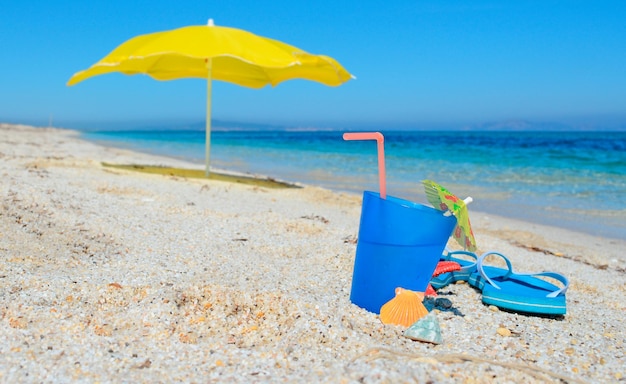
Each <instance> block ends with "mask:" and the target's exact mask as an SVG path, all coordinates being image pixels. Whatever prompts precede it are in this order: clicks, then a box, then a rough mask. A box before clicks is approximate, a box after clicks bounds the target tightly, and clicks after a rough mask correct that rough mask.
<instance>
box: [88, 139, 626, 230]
mask: <svg viewBox="0 0 626 384" xmlns="http://www.w3.org/2000/svg"><path fill="white" fill-rule="evenodd" d="M342 134H343V132H338V131H315V132H311V131H306V132H290V131H218V132H213V134H212V145H211V165H212V166H214V167H218V168H224V169H231V170H237V171H241V172H250V173H255V174H263V175H268V176H271V177H274V178H277V179H283V180H287V181H295V182H301V183H306V184H313V185H319V186H323V187H327V188H330V189H333V190H337V191H348V192H355V193H359V194H360V193H361V192H362V191H363V190H373V191H378V170H377V164H378V163H377V154H376V143H375V142H374V141H344V140H343V139H342ZM383 134H384V136H385V161H386V171H387V193H388V194H389V195H392V196H396V197H400V198H403V199H407V200H412V201H416V202H424V203H425V202H426V197H425V194H424V191H423V188H422V185H421V183H420V181H421V180H423V179H432V180H434V181H436V182H438V183H440V184H442V185H444V186H446V187H447V188H448V189H450V190H451V191H452V192H453V193H455V194H456V195H458V196H459V197H465V196H472V197H473V198H474V202H473V203H472V205H471V206H470V213H471V210H472V209H475V210H477V211H482V212H487V213H493V214H498V215H501V216H507V217H512V218H518V219H522V220H526V221H531V222H537V223H542V224H549V225H555V226H559V227H564V228H568V229H573V230H576V231H581V232H586V233H590V234H595V235H600V236H605V237H613V238H618V239H626V235H625V231H626V207H625V206H624V203H625V202H624V200H625V197H626V132H469V131H461V132H458V131H454V132H453V131H450V132H423V131H402V132H392V131H390V132H385V131H383ZM84 138H86V139H88V140H92V141H104V142H106V143H107V144H108V145H115V146H120V147H126V148H131V149H134V150H138V151H144V152H150V153H155V154H161V155H166V156H171V157H176V158H182V159H186V160H190V161H193V162H197V163H199V164H204V142H205V136H204V132H203V131H181V130H153V131H142V130H136V131H110V132H105V131H101V132H85V133H84Z"/></svg>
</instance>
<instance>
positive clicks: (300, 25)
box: [0, 0, 626, 129]
mask: <svg viewBox="0 0 626 384" xmlns="http://www.w3.org/2000/svg"><path fill="white" fill-rule="evenodd" d="M209 18H212V19H214V20H215V24H216V25H223V26H229V27H236V28H241V29H246V30H249V31H251V32H253V33H256V34H259V35H262V36H266V37H271V38H274V39H277V40H282V41H284V42H287V43H289V44H292V45H295V46H297V47H299V48H301V49H304V50H306V51H308V52H311V53H317V54H326V55H329V56H332V57H334V58H335V59H337V60H338V61H339V62H340V63H341V64H343V65H344V67H346V68H347V69H348V71H350V72H351V73H352V74H354V75H355V76H356V77H357V79H356V80H353V81H350V82H348V83H346V84H344V85H342V86H340V87H326V86H323V85H321V84H318V83H313V82H306V81H303V80H296V81H289V82H285V83H282V84H280V85H279V86H277V87H275V88H271V87H266V88H264V89H261V90H253V89H248V88H243V87H238V86H236V85H232V84H228V83H221V82H214V85H213V98H212V100H213V101H212V106H213V108H212V110H213V118H214V119H220V120H228V121H242V122H251V123H267V124H281V125H289V126H298V127H319V128H326V127H336V128H341V127H353V126H364V127H365V126H368V127H369V126H371V127H381V128H394V127H399V128H407V127H417V128H428V127H433V128H436V127H452V128H454V127H462V126H467V125H472V124H480V123H485V122H494V121H502V120H510V119H523V120H529V121H533V122H565V123H575V124H587V125H588V126H591V127H603V126H608V127H614V126H616V125H618V126H622V127H624V129H626V22H625V21H624V20H626V1H623V0H616V1H603V0H597V1H591V0H589V1H576V0H569V1H552V0H537V1H531V0H528V1H524V0H520V1H485V0H475V1H418V0H413V1H404V0H394V1H388V2H382V1H369V0H361V1H338V0H318V1H282V0H254V1H252V0H250V1H237V0H232V1H210V0H203V1H185V0H150V1H144V0H140V1H128V0H125V1H116V0H108V1H104V0H102V1H100V0H93V1H55V0H48V1H47V0H37V1H32V0H30V1H29V0H21V1H8V2H4V3H3V5H2V12H1V13H0V48H1V49H0V87H1V88H2V91H1V92H0V121H5V122H23V123H28V124H35V125H47V124H48V121H49V119H50V117H51V116H52V118H53V124H54V125H56V126H62V127H68V128H86V127H88V126H90V125H92V126H98V127H101V126H102V124H116V123H120V122H130V123H133V122H146V121H150V122H155V123H161V122H162V123H169V122H173V123H186V122H199V121H203V120H204V114H205V105H206V85H205V82H204V81H202V80H200V79H185V80H175V81H169V82H159V81H155V80H153V79H151V78H149V77H147V76H141V75H139V76H124V75H120V74H111V75H103V76H98V77H94V78H91V79H88V80H86V81H84V82H82V83H80V84H78V85H76V86H73V87H67V86H66V85H65V83H66V82H67V80H68V79H69V78H70V76H71V75H72V74H73V73H74V72H77V71H79V70H82V69H86V68H88V67H89V66H90V65H92V64H93V63H95V62H97V61H98V60H99V59H101V58H102V57H104V56H105V55H106V54H107V53H109V52H110V51H111V50H112V49H113V48H115V47H116V46H117V45H119V44H120V43H122V42H124V41H125V40H127V39H129V38H131V37H133V36H135V35H139V34H145V33H150V32H156V31H162V30H167V29H174V28H178V27H181V26H186V25H198V24H206V22H207V20H208V19H209Z"/></svg>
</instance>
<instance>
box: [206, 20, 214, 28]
mask: <svg viewBox="0 0 626 384" xmlns="http://www.w3.org/2000/svg"><path fill="white" fill-rule="evenodd" d="M207 25H208V26H209V27H212V26H213V19H209V22H208V23H207Z"/></svg>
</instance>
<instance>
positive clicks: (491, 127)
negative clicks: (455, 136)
mask: <svg viewBox="0 0 626 384" xmlns="http://www.w3.org/2000/svg"><path fill="white" fill-rule="evenodd" d="M461 130H463V131H602V130H607V131H624V130H626V123H622V124H620V123H560V122H545V121H543V122H535V121H528V120H503V121H495V122H486V123H479V124H471V125H466V126H463V127H462V128H461Z"/></svg>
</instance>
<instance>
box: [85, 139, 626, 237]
mask: <svg viewBox="0 0 626 384" xmlns="http://www.w3.org/2000/svg"><path fill="white" fill-rule="evenodd" d="M80 132H81V138H84V139H86V140H91V141H92V142H94V143H96V144H98V145H103V146H114V147H118V148H126V149H130V150H134V151H139V152H144V153H149V154H153V155H156V156H166V157H168V156H169V157H173V158H177V159H181V160H183V161H190V162H192V163H194V164H196V165H197V166H198V167H199V166H200V165H204V161H203V159H202V158H195V157H194V158H191V157H189V158H187V157H186V156H188V155H189V154H190V153H194V154H196V155H195V156H197V155H198V153H199V152H198V150H199V149H201V148H203V146H201V145H199V144H198V143H194V144H193V145H192V147H190V148H189V151H190V152H188V151H187V152H186V151H184V150H182V148H181V147H180V144H179V143H178V142H177V141H176V139H175V137H171V140H172V145H174V148H177V149H174V150H171V151H170V150H168V149H167V148H166V147H163V144H162V143H161V144H159V145H156V144H155V146H154V147H150V146H149V144H146V143H145V142H144V144H145V145H148V147H141V146H135V145H134V144H133V143H135V142H134V141H133V140H132V139H130V141H128V142H126V141H115V140H111V141H107V140H106V136H100V137H93V136H91V135H90V134H89V133H88V132H85V131H80ZM168 132H170V131H168ZM169 134H172V132H170V133H169ZM255 134H258V132H256V133H255ZM306 139H307V138H303V141H306ZM190 145H191V143H190ZM192 148H193V149H192ZM233 151H234V152H238V151H237V150H235V149H234V150H233ZM254 151H255V150H254V149H253V153H248V154H244V153H243V151H242V152H241V153H240V155H239V156H236V157H234V158H229V157H228V156H226V157H224V158H222V161H223V162H219V161H216V160H218V159H217V158H216V159H214V162H213V164H214V165H217V166H221V167H224V168H226V169H230V168H232V169H237V170H238V171H243V172H245V170H246V169H254V171H252V172H253V173H254V172H257V173H259V174H266V175H272V176H274V177H280V178H282V179H284V180H296V181H298V182H299V183H302V184H307V185H315V186H319V187H322V188H326V189H330V190H332V191H334V192H338V193H356V194H358V195H360V194H361V193H362V190H363V189H368V190H374V191H376V190H377V186H375V185H372V182H373V181H374V180H375V174H374V172H375V170H374V169H373V170H372V173H371V174H369V175H363V174H361V173H359V172H358V171H355V172H353V173H350V174H342V176H340V177H337V175H335V174H334V172H331V171H328V170H327V168H326V167H325V166H322V167H318V166H315V165H314V164H311V165H310V167H307V166H304V167H303V168H302V169H301V170H299V167H283V166H282V165H281V164H275V167H274V168H273V167H272V165H271V164H265V165H264V166H261V167H259V166H258V165H253V164H254V163H255V162H260V163H263V161H264V159H265V156H264V155H262V154H260V153H257V152H254ZM216 153H217V152H216ZM281 153H282V152H281ZM222 156H224V155H222ZM267 156H268V157H270V158H271V157H274V156H278V154H274V153H273V152H272V151H271V150H270V151H269V152H268V153H267ZM285 156H288V158H291V159H292V160H294V161H298V160H296V159H294V158H293V151H292V154H291V155H285ZM303 156H305V157H306V156H310V155H306V154H305V155H303ZM249 161H250V162H251V163H249ZM245 164H248V165H245ZM397 171H398V170H397ZM500 171H502V172H504V171H503V170H500ZM337 172H342V171H339V170H337ZM403 172H405V171H401V170H399V171H398V172H394V171H393V170H392V169H388V172H387V186H388V192H389V194H390V195H392V196H397V197H400V198H404V199H407V200H411V201H416V202H420V203H423V204H428V202H427V201H426V200H425V196H424V193H423V190H422V188H421V186H420V184H419V182H410V181H407V180H413V177H414V176H415V177H416V176H417V175H412V176H410V177H408V178H407V177H404V178H401V179H398V176H400V175H402V174H403ZM419 173H420V174H423V171H422V172H419ZM504 173H506V172H504ZM394 175H395V177H394ZM424 175H428V173H426V174H424ZM407 176H408V175H407ZM509 176H510V175H509ZM433 177H434V180H438V178H437V176H436V175H433V174H430V176H426V178H433ZM484 177H485V180H486V181H489V180H491V181H493V180H492V179H493V178H492V177H488V176H487V175H484ZM555 177H556V178H559V177H560V176H559V175H558V174H557V175H555ZM415 180H417V179H415ZM472 180H473V181H472ZM443 185H445V186H446V187H449V188H450V189H451V190H452V191H459V192H460V191H463V192H462V193H461V194H465V195H470V196H472V197H474V199H475V200H474V203H473V204H472V206H471V207H470V211H474V210H477V211H480V212H483V213H488V214H493V215H498V216H502V217H508V218H515V219H517V220H520V221H524V222H531V223H537V224H540V225H546V226H556V227H561V228H564V229H568V230H572V231H576V232H581V233H586V234H589V235H592V236H600V237H607V238H613V239H619V240H622V239H623V235H622V234H623V232H624V231H626V216H625V214H626V211H624V210H619V208H611V209H610V210H603V209H598V207H596V206H595V205H596V203H598V202H597V201H596V202H595V203H594V202H593V201H594V200H586V202H587V205H585V203H584V202H582V201H580V199H578V200H577V199H575V198H574V200H567V199H565V200H561V199H559V200H556V201H555V200H554V197H550V196H552V192H554V193H557V190H559V189H558V188H557V190H555V191H550V192H548V193H547V195H545V196H544V195H541V196H537V195H536V194H534V193H533V192H532V191H526V192H524V193H521V192H520V193H518V192H517V191H516V190H508V189H504V190H501V189H492V188H488V187H485V186H483V185H482V182H480V181H477V180H475V179H471V180H466V181H461V180H456V181H455V180H452V181H451V180H447V181H446V182H445V183H443ZM359 186H360V187H359ZM509 187H511V186H509ZM560 188H563V186H561V187H560ZM572 188H575V187H572ZM579 189H580V188H579ZM570 192H571V193H573V195H572V196H574V195H576V193H574V191H573V190H572V191H570ZM557 195H558V193H557ZM612 198H614V197H612ZM616 203H617V202H616ZM576 207H578V208H576Z"/></svg>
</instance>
